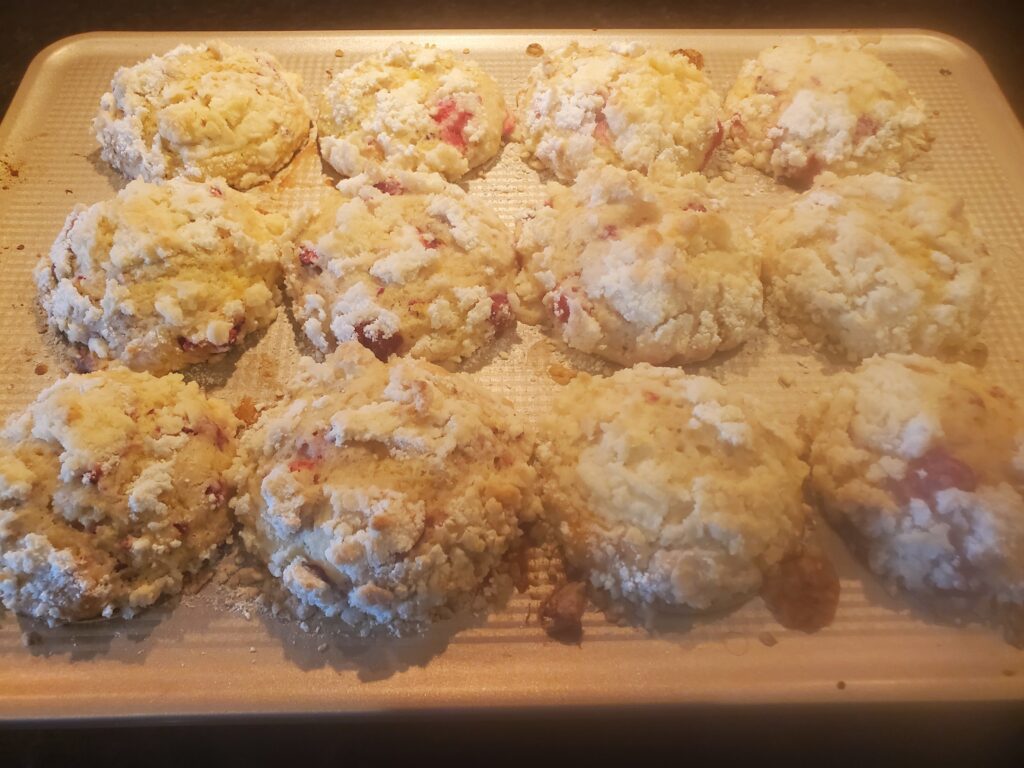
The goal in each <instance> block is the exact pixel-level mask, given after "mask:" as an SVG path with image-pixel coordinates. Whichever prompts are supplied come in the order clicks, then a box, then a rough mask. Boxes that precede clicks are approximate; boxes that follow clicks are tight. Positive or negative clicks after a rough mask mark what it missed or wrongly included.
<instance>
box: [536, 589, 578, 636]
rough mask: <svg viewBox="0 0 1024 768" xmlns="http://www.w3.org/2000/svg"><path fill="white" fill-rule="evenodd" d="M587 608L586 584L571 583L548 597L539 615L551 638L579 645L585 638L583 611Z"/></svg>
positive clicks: (542, 625) (539, 610)
mask: <svg viewBox="0 0 1024 768" xmlns="http://www.w3.org/2000/svg"><path fill="white" fill-rule="evenodd" d="M586 607H587V586H586V584H584V583H583V582H582V581H570V582H566V583H565V584H562V585H561V586H560V587H558V588H556V589H555V591H554V592H552V593H551V594H550V595H548V597H547V598H546V599H545V600H544V601H543V602H542V603H541V604H540V608H539V609H538V611H537V615H538V617H539V618H540V625H541V627H543V628H544V631H545V632H547V633H548V636H549V637H553V638H554V639H556V640H559V641H561V642H563V643H579V642H580V640H581V639H582V638H583V611H584V609H585V608H586Z"/></svg>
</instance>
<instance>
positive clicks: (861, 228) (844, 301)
mask: <svg viewBox="0 0 1024 768" xmlns="http://www.w3.org/2000/svg"><path fill="white" fill-rule="evenodd" d="M758 234H759V235H760V238H761V240H762V241H763V243H764V264H763V279H764V285H765V300H766V304H767V308H768V314H769V318H770V319H772V322H773V323H777V324H779V325H781V327H782V329H783V330H784V331H786V332H788V333H790V334H791V335H803V336H805V337H806V338H808V339H809V340H810V341H811V342H813V343H815V344H817V345H819V346H822V347H824V348H826V349H827V350H829V351H830V352H833V353H836V354H838V355H841V356H842V357H845V358H846V359H848V360H850V361H856V360H860V359H862V358H865V357H870V356H871V355H873V354H884V353H886V352H918V353H921V354H925V355H933V356H946V355H949V356H954V355H957V354H961V353H963V352H966V351H969V350H970V349H971V348H972V347H974V346H975V345H976V344H977V343H978V341H977V337H978V334H979V332H980V329H981V323H982V320H983V318H984V317H985V315H986V314H987V311H988V307H989V305H990V304H991V302H992V299H993V290H992V287H991V285H990V259H989V256H988V252H987V249H986V247H985V245H984V243H983V242H982V241H981V240H980V239H979V236H978V233H977V232H976V231H975V230H974V228H973V227H972V225H971V223H970V221H969V219H968V218H967V217H966V215H965V213H964V209H963V200H962V199H960V198H958V197H952V196H949V195H947V194H946V193H945V192H943V191H941V190H939V189H937V188H936V187H934V186H932V185H930V184H925V183H916V182H910V181H904V180H902V179H899V178H896V177H892V176H885V175H883V174H880V173H873V174H867V175H865V176H848V177H838V176H835V175H834V174H831V173H826V174H823V175H822V176H821V177H820V178H819V179H818V180H817V181H816V182H815V184H814V187H813V188H812V189H811V190H810V191H808V192H805V193H804V194H803V195H801V197H800V198H799V199H797V200H796V201H795V202H793V203H791V204H790V205H788V206H785V207H782V208H778V209H776V210H774V211H772V212H771V213H769V214H768V216H767V217H766V218H765V219H764V221H762V222H761V224H760V225H759V227H758Z"/></svg>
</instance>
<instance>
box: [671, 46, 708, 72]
mask: <svg viewBox="0 0 1024 768" xmlns="http://www.w3.org/2000/svg"><path fill="white" fill-rule="evenodd" d="M672 55H673V56H685V57H686V58H688V59H689V60H690V63H691V64H693V66H695V67H696V68H697V69H704V54H703V53H701V52H700V51H698V50H695V49H694V48H676V49H675V50H674V51H672Z"/></svg>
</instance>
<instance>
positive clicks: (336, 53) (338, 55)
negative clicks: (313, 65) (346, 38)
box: [334, 48, 345, 59]
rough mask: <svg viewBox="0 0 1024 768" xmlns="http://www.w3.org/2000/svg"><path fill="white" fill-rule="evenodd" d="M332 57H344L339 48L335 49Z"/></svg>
mask: <svg viewBox="0 0 1024 768" xmlns="http://www.w3.org/2000/svg"><path fill="white" fill-rule="evenodd" d="M334 55H335V56H337V57H338V58H339V59H340V58H341V57H342V56H344V55H345V52H344V51H343V50H341V48H335V49H334Z"/></svg>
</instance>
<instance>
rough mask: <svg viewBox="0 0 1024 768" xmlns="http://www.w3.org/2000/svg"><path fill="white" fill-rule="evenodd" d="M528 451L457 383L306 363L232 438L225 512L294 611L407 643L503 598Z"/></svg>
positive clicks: (480, 399)
mask: <svg viewBox="0 0 1024 768" xmlns="http://www.w3.org/2000/svg"><path fill="white" fill-rule="evenodd" d="M531 450H532V441H531V440H529V439H528V437H527V435H526V433H525V432H524V429H523V426H522V425H521V424H520V422H519V420H518V419H517V418H516V417H515V415H514V414H513V413H512V411H511V406H510V405H509V404H508V403H507V401H505V400H502V399H501V398H499V397H497V396H495V395H492V394H490V393H489V392H487V391H486V390H484V389H483V388H481V387H480V386H479V385H477V384H475V383H474V382H473V380H472V379H471V378H470V377H469V376H467V375H466V374H453V373H448V372H446V371H445V370H444V369H441V368H438V367H437V366H434V365H432V364H430V363H424V362H421V361H415V360H410V359H402V360H398V361H395V362H393V363H392V364H390V365H386V364H384V363H381V362H379V361H378V360H377V359H376V358H374V356H373V355H372V354H371V353H370V352H369V351H368V350H366V349H364V348H363V347H361V346H360V345H358V344H355V343H349V344H343V345H341V346H339V347H338V349H337V350H335V351H334V352H333V353H331V354H330V355H328V356H327V358H326V360H325V362H323V363H321V364H317V363H314V362H313V360H311V359H310V358H303V359H302V360H301V361H300V363H299V370H298V373H297V375H296V377H295V378H294V380H293V381H292V382H291V384H290V385H289V388H288V392H287V395H286V399H285V400H284V401H283V402H281V403H279V404H278V405H276V406H274V407H272V408H270V409H269V410H267V411H265V412H264V413H263V414H262V415H261V417H260V419H259V421H258V422H256V424H255V425H254V426H253V427H252V428H251V429H250V430H249V431H247V432H246V434H245V436H244V437H243V438H242V443H241V449H240V451H239V456H238V459H237V461H236V463H235V467H234V469H233V477H234V479H235V481H236V483H237V487H238V495H237V497H236V498H235V499H234V500H233V502H232V507H233V509H234V510H235V513H236V514H237V516H238V518H239V520H240V521H241V523H242V526H243V528H242V536H243V538H244V541H245V543H246V546H247V548H248V549H249V550H250V551H251V552H253V553H254V554H256V555H257V556H258V557H260V558H261V559H262V560H263V561H264V562H266V564H267V566H268V568H269V569H270V572H271V573H272V574H273V575H274V576H276V577H277V578H279V579H280V580H281V583H282V585H283V586H284V588H285V589H286V590H287V591H288V592H289V593H291V594H292V595H293V596H294V597H295V598H297V599H298V600H299V601H300V603H302V604H303V605H305V606H307V607H309V608H313V609H317V610H318V611H320V612H321V613H323V614H324V615H326V616H328V617H337V618H339V619H340V620H341V621H342V622H344V623H345V624H347V625H349V626H350V627H351V628H353V629H354V630H355V631H357V632H359V633H360V634H370V633H375V632H384V633H388V634H396V635H401V634H406V633H409V632H415V631H420V630H423V629H425V628H426V627H427V626H428V625H429V624H430V623H431V622H434V621H436V620H440V619H444V618H447V617H450V616H451V615H453V614H454V613H456V612H460V611H463V610H467V609H470V610H477V609H481V608H483V607H484V606H485V605H486V604H487V602H488V601H489V600H490V599H491V598H493V597H494V596H495V595H496V594H497V593H498V592H500V591H501V590H499V585H500V583H501V582H502V580H503V577H502V573H503V572H504V564H503V561H504V559H505V558H506V556H507V555H509V554H510V551H511V548H512V547H513V545H514V544H515V542H516V541H517V540H518V539H519V536H520V527H519V526H520V522H521V521H524V520H532V519H533V518H534V517H535V516H536V513H537V509H536V507H537V506H538V505H537V501H536V497H535V495H534V488H533V486H534V473H533V470H532V469H531V467H530V465H529V463H528V461H529V458H530V453H531Z"/></svg>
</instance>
